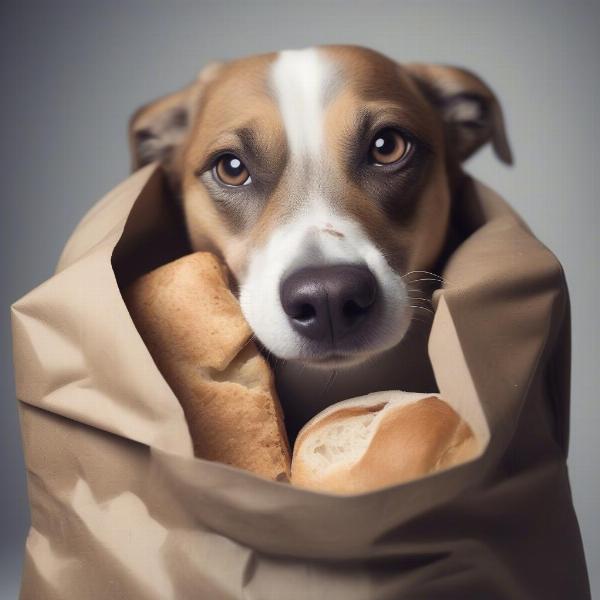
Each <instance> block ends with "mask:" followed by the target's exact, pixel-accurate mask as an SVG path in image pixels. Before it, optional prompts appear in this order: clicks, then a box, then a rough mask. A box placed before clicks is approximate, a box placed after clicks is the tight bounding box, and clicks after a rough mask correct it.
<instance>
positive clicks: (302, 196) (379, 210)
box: [130, 46, 511, 366]
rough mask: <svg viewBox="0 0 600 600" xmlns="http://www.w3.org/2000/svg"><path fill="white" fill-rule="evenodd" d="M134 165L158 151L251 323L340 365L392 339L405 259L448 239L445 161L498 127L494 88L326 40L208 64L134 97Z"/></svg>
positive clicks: (284, 352)
mask: <svg viewBox="0 0 600 600" xmlns="http://www.w3.org/2000/svg"><path fill="white" fill-rule="evenodd" d="M130 140H131V147H132V154H133V163H134V168H137V167H139V166H142V165H144V164H146V163H149V162H152V161H159V162H161V163H162V165H163V167H164V169H165V170H166V172H167V174H168V178H169V181H170V182H171V184H172V186H173V188H174V189H175V190H176V191H177V194H178V196H179V197H180V198H181V202H182V209H183V212H184V215H185V222H186V225H187V229H188V233H189V237H190V240H191V244H192V247H193V248H194V249H195V250H200V249H207V250H211V251H213V252H216V253H218V254H219V255H221V256H222V257H223V258H224V259H225V261H226V263H227V264H228V266H229V268H230V269H231V271H232V273H233V274H234V276H235V278H236V280H237V283H238V285H239V298H240V303H241V306H242V310H243V312H244V315H245V316H246V318H247V320H248V322H249V323H250V325H251V327H252V329H253V330H254V332H255V334H256V336H257V338H258V339H259V340H260V342H261V343H262V344H263V345H264V346H265V347H266V349H267V350H268V351H270V352H271V353H273V354H274V355H276V356H278V357H280V358H283V359H286V360H301V361H304V362H308V363H315V364H321V365H323V364H325V365H333V364H335V365H337V366H339V365H342V364H351V363H353V362H357V361H361V360H364V359H365V358H367V357H370V356H373V355H375V354H377V353H379V352H382V351H384V350H386V349H388V348H391V347H392V346H394V345H396V344H398V343H399V342H400V341H401V340H402V338H403V336H404V334H405V333H406V331H407V329H408V326H409V323H410V321H411V314H412V311H413V308H412V306H411V304H412V302H411V297H410V294H409V292H408V290H407V285H406V280H405V278H404V277H403V276H404V275H405V274H406V273H409V272H413V271H416V270H420V269H427V268H428V267H429V268H430V267H431V265H432V264H433V263H434V261H435V260H436V257H438V255H439V254H440V252H441V250H442V247H443V245H444V241H445V237H446V231H447V228H448V220H449V213H450V204H451V193H450V187H451V186H450V183H451V182H450V180H451V178H452V176H451V174H452V173H454V172H457V170H458V166H459V165H460V163H461V162H462V161H463V160H465V159H466V158H467V157H469V156H470V155H471V154H473V153H474V152H475V151H476V150H477V149H478V148H479V147H480V146H482V145H483V144H485V143H486V142H488V141H491V142H492V144H493V147H494V149H495V151H496V153H497V154H498V156H499V157H500V158H501V159H502V160H503V161H505V162H510V161H511V156H510V150H509V147H508V144H507V141H506V136H505V133H504V126H503V121H502V113H501V110H500V106H499V104H498V102H497V101H496V99H495V97H494V95H493V93H492V92H491V91H490V89H489V88H488V87H487V86H486V85H485V84H484V83H483V82H482V81H481V80H480V79H478V78H477V77H476V76H475V75H473V74H471V73H468V72H466V71H464V70H461V69H457V68H453V67H445V66H433V65H423V64H404V65H401V64H398V63H396V62H394V61H392V60H390V59H388V58H386V57H384V56H382V55H380V54H378V53H376V52H373V51H371V50H367V49H364V48H357V47H347V46H343V47H342V46H326V47H318V48H309V49H305V50H292V51H284V52H280V53H277V54H267V55H261V56H257V57H251V58H246V59H242V60H236V61H233V62H230V63H225V64H211V65H209V66H208V67H207V68H205V69H204V70H203V71H202V73H201V74H200V76H199V77H198V79H197V81H195V82H194V83H192V84H191V85H189V86H188V87H186V88H185V89H183V90H181V91H179V92H176V93H174V94H171V95H169V96H167V97H164V98H161V99H159V100H157V101H155V102H153V103H151V104H149V105H147V106H145V107H143V108H142V109H140V110H139V111H137V113H136V114H135V115H134V116H133V117H132V120H131V124H130Z"/></svg>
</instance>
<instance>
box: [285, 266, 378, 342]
mask: <svg viewBox="0 0 600 600" xmlns="http://www.w3.org/2000/svg"><path fill="white" fill-rule="evenodd" d="M280 297H281V304H282V306H283V310H284V311H285V313H286V314H287V316H288V318H289V320H290V323H291V325H292V327H293V328H294V329H295V330H296V331H298V332H299V333H301V334H302V335H304V336H306V337H308V338H310V339H313V340H319V341H320V340H326V339H331V341H334V340H337V339H340V338H342V337H344V336H345V335H346V334H348V333H349V332H351V331H352V330H354V329H355V328H356V327H357V326H358V325H359V324H360V323H361V322H362V321H363V320H364V319H365V317H366V316H367V314H368V313H369V312H370V311H371V309H372V308H373V306H374V304H375V299H376V297H377V282H376V280H375V277H374V276H373V274H372V273H371V271H370V270H369V269H368V268H367V267H366V266H362V265H329V266H318V267H303V268H302V269H299V270H298V271H294V272H293V273H292V274H291V275H289V276H288V277H286V278H285V279H284V280H283V282H282V283H281V287H280Z"/></svg>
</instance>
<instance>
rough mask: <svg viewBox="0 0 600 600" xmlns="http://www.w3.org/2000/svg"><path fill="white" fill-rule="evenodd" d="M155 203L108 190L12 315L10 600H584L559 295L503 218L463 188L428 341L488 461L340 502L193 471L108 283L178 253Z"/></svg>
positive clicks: (485, 198) (478, 189) (561, 288)
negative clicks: (17, 445) (14, 419)
mask: <svg viewBox="0 0 600 600" xmlns="http://www.w3.org/2000/svg"><path fill="white" fill-rule="evenodd" d="M162 190H163V175H162V172H161V171H160V170H159V169H158V168H157V167H155V166H153V165H150V166H148V167H145V168H144V169H142V170H141V171H138V172H137V173H135V174H134V175H133V176H131V177H130V178H129V179H127V180H126V181H125V182H124V183H122V184H121V185H120V186H118V187H117V188H116V189H115V190H113V191H112V192H111V193H109V194H108V196H106V197H105V198H104V199H103V200H101V201H100V202H99V203H98V204H97V205H96V206H95V207H94V208H93V209H92V210H91V211H90V213H89V214H88V215H87V216H86V217H85V218H84V220H83V221H82V222H81V223H80V225H79V226H78V227H77V229H76V231H75V233H74V234H73V236H72V238H71V239H70V240H69V242H68V244H67V246H66V248H65V250H64V253H63V255H62V257H61V260H60V263H59V266H58V269H57V272H56V274H55V275H54V276H53V277H51V278H50V279H49V280H48V281H46V282H45V283H43V284H42V285H40V286H39V287H38V288H36V289H34V290H33V291H31V292H30V293H29V294H27V295H26V296H25V297H24V298H22V299H21V300H19V301H18V302H16V303H15V304H14V306H13V334H14V362H15V370H16V383H17V396H18V401H19V408H20V416H21V427H22V438H23V446H24V451H25V459H26V464H27V469H28V486H29V498H30V503H31V516H32V525H31V530H30V533H29V536H28V538H27V543H26V549H25V553H26V556H25V567H24V572H23V582H22V589H21V599H22V600H42V599H43V600H54V599H56V600H58V599H78V600H79V599H81V600H88V599H89V600H95V599H104V598H110V599H118V598H123V599H161V600H162V599H169V598H176V599H179V600H185V599H188V598H189V599H194V600H196V599H204V598H206V599H210V600H220V599H237V598H241V599H252V600H281V599H286V600H296V599H298V600H311V599H315V600H316V599H325V598H327V599H343V600H365V599H371V598H373V599H381V600H384V599H386V600H387V599H389V600H397V599H404V598H406V599H410V600H415V599H420V598H422V599H427V600H434V599H442V598H443V599H455V598H456V599H476V598H477V599H478V598H482V599H483V598H485V599H486V600H487V599H494V598H510V599H516V600H519V599H536V600H539V599H541V598H543V599H552V598H557V599H558V598H560V599H566V598H568V599H579V598H584V599H585V598H589V586H588V581H587V574H586V570H585V562H584V557H583V550H582V544H581V539H580V534H579V529H578V525H577V521H576V518H575V514H574V511H573V505H572V500H571V492H570V488H569V481H568V475H567V470H566V464H565V461H566V453H567V447H568V429H569V427H568V426H569V422H568V415H569V364H570V346H569V344H570V318H569V301H568V293H567V289H566V285H565V280H564V276H563V273H562V269H561V266H560V264H559V263H558V262H557V260H556V258H555V257H554V256H553V255H552V253H551V252H549V251H548V249H547V248H545V247H544V246H543V245H542V244H541V243H540V242H539V241H538V240H537V239H536V238H535V237H534V236H533V235H532V234H531V232H530V231H529V230H528V228H527V227H526V225H525V224H524V223H523V222H522V221H521V220H520V218H519V217H518V216H517V215H516V214H515V213H514V212H513V211H512V210H511V209H510V208H509V206H508V205H507V204H506V203H505V202H504V201H503V200H502V199H500V198H499V197H498V196H497V195H496V194H494V193H493V192H492V191H491V190H489V189H487V188H485V187H484V186H482V185H481V184H479V183H476V182H469V183H468V185H466V186H465V188H464V189H463V191H462V193H461V198H460V202H459V203H458V204H457V210H458V211H459V214H458V215H457V222H459V223H460V226H461V231H462V242H461V243H460V244H459V246H458V248H457V249H456V251H455V252H454V253H453V255H452V257H451V259H450V261H449V262H448V263H447V265H446V269H445V271H444V272H443V276H444V278H445V279H446V281H447V282H451V283H449V284H447V285H445V287H444V288H443V289H441V290H438V291H436V292H435V294H434V298H433V300H434V307H435V316H434V322H433V326H432V330H431V335H430V338H429V355H430V359H431V363H432V366H433V370H434V373H435V377H436V381H437V384H438V387H439V390H440V393H441V396H442V397H443V398H444V399H445V400H447V401H448V402H449V403H450V404H451V405H452V406H453V407H454V408H455V409H456V410H457V411H458V412H459V413H460V414H461V415H462V416H463V417H464V418H465V419H466V420H467V421H468V422H469V423H470V425H471V426H472V428H473V430H474V431H475V433H476V434H477V435H478V436H479V437H480V439H481V440H483V441H484V442H486V447H485V451H484V452H483V454H482V455H480V456H479V457H477V458H476V459H475V460H473V461H471V462H469V463H466V464H464V465H460V466H458V467H454V468H451V469H449V470H447V471H444V472H441V473H437V474H435V475H432V476H429V477H426V478H423V479H420V480H416V481H413V482H409V483H406V484H402V485H398V486H394V487H389V488H385V489H382V490H378V491H375V492H371V493H368V494H363V495H353V496H352V495H351V496H345V497H340V496H334V495H327V494H321V493H316V492H311V491H307V490H303V489H300V488H294V487H292V486H290V485H288V484H285V483H279V482H272V481H267V480H264V479H261V478H259V477H256V476H254V475H252V474H249V473H246V472H243V471H241V470H238V469H234V468H231V467H228V466H226V465H222V464H219V463H211V462H208V461H204V460H200V459H197V458H194V456H193V452H192V444H191V440H190V435H189V432H188V429H187V425H186V422H185V419H184V416H183V411H182V409H181V407H180V405H179V403H178V401H177V398H176V397H175V396H174V395H173V393H172V391H171V390H170V388H169V386H168V385H167V384H166V382H165V381H164V379H163V378H162V376H161V375H160V373H159V371H158V369H157V368H156V366H155V364H154V363H153V361H152V359H151V357H150V354H149V353H148V351H147V349H146V347H145V346H144V344H143V342H142V340H141V338H140V336H139V335H138V333H137V331H136V329H135V327H134V325H133V323H132V321H131V318H130V317H129V314H128V312H127V309H126V307H125V304H124V302H123V300H122V297H121V294H120V292H119V286H118V281H119V282H120V283H121V284H123V283H126V282H127V281H128V280H129V279H131V278H132V277H133V276H134V275H135V273H134V271H135V269H133V268H131V269H130V267H131V265H133V264H135V265H136V268H137V269H139V268H140V265H142V266H143V268H145V269H149V268H151V267H153V266H157V265H158V264H161V262H164V261H165V260H169V259H170V258H173V257H169V256H166V255H165V252H164V251H163V250H162V249H163V248H167V247H169V248H172V249H173V250H172V251H173V253H174V255H176V253H177V252H176V248H175V244H174V241H175V240H176V239H177V238H176V233H175V224H176V223H175V221H174V220H173V219H172V218H171V216H170V213H169V210H168V207H167V206H166V204H165V200H164V197H163V193H162ZM167 242H169V243H167ZM113 254H114V256H113ZM113 263H114V265H115V268H113ZM115 272H116V274H115ZM423 391H429V390H423Z"/></svg>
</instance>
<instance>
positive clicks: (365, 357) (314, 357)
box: [261, 339, 401, 371]
mask: <svg viewBox="0 0 600 600" xmlns="http://www.w3.org/2000/svg"><path fill="white" fill-rule="evenodd" d="M400 342H401V339H400V340H396V342H395V343H394V344H392V345H391V346H390V345H386V346H381V347H379V346H378V347H365V348H363V347H355V348H349V349H343V350H339V349H329V348H323V347H317V348H315V349H309V348H306V347H304V348H303V352H302V354H301V355H298V356H286V357H285V358H282V357H277V355H276V354H275V353H274V352H271V351H270V350H269V348H267V347H266V346H264V345H261V346H262V348H263V350H266V351H267V352H266V353H267V355H270V356H272V357H274V358H276V359H277V360H284V361H285V362H286V363H290V364H295V365H298V366H301V367H303V368H309V369H315V370H323V371H332V370H343V369H351V368H353V367H357V366H359V365H363V364H367V363H369V362H371V361H373V360H376V359H377V358H378V357H379V356H381V355H383V354H384V353H385V352H387V351H388V350H389V349H390V347H393V346H394V345H396V344H397V343H400Z"/></svg>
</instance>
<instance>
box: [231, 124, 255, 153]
mask: <svg viewBox="0 0 600 600" xmlns="http://www.w3.org/2000/svg"><path fill="white" fill-rule="evenodd" d="M233 135H235V136H236V137H237V138H238V139H239V140H240V144H241V145H242V148H243V149H244V151H245V152H247V153H249V154H252V156H259V155H260V154H261V147H260V143H259V142H258V138H257V135H256V133H255V131H254V129H252V128H251V127H240V128H239V129H236V130H235V131H234V132H233Z"/></svg>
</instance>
